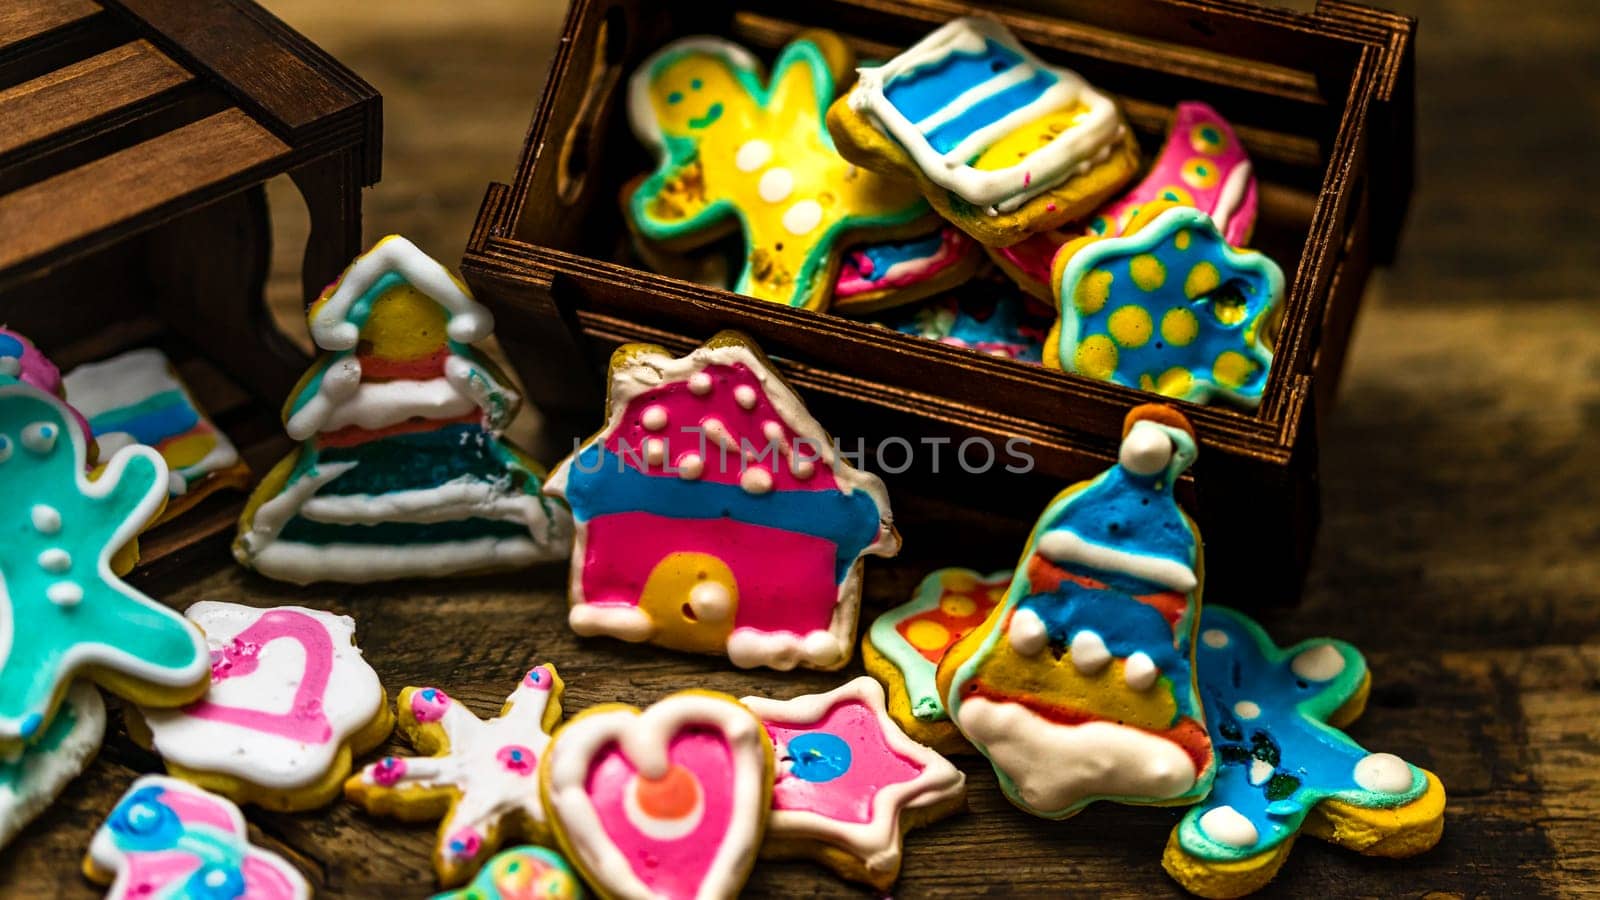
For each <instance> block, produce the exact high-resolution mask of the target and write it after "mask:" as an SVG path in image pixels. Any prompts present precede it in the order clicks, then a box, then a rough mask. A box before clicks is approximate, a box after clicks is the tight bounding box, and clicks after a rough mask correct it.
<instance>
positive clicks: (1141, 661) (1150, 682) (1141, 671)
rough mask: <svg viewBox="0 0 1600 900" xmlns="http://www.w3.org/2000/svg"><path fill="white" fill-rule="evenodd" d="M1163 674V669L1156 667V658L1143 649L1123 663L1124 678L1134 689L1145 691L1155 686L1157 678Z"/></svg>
mask: <svg viewBox="0 0 1600 900" xmlns="http://www.w3.org/2000/svg"><path fill="white" fill-rule="evenodd" d="M1160 676H1161V670H1160V669H1158V668H1156V663H1155V660H1153V659H1151V658H1150V654H1148V653H1146V652H1144V651H1143V650H1140V651H1138V652H1137V653H1134V654H1133V655H1132V656H1129V657H1128V659H1127V661H1126V662H1125V663H1123V667H1122V680H1123V682H1124V683H1126V684H1127V685H1128V687H1130V688H1132V689H1133V690H1136V691H1139V692H1141V693H1142V692H1144V691H1148V690H1150V689H1151V688H1152V687H1154V686H1155V683H1156V679H1157V678H1159V677H1160Z"/></svg>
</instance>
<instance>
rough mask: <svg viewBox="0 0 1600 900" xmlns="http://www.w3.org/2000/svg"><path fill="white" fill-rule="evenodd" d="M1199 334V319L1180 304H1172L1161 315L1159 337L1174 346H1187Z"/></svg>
mask: <svg viewBox="0 0 1600 900" xmlns="http://www.w3.org/2000/svg"><path fill="white" fill-rule="evenodd" d="M1199 334H1200V320H1199V319H1196V318H1195V317H1194V313H1192V312H1190V311H1189V310H1187V309H1184V308H1183V307H1181V306H1174V307H1173V308H1172V309H1169V310H1167V311H1166V313H1165V314H1164V315H1162V317H1161V339H1162V340H1163V341H1166V342H1167V343H1168V344H1171V345H1172V346H1174V347H1187V346H1188V345H1189V344H1190V343H1191V342H1193V341H1194V339H1195V337H1196V336H1197V335H1199Z"/></svg>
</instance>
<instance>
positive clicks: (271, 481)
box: [233, 235, 571, 584]
mask: <svg viewBox="0 0 1600 900" xmlns="http://www.w3.org/2000/svg"><path fill="white" fill-rule="evenodd" d="M308 318H309V320H310V324H311V337H312V339H313V340H315V341H316V343H317V346H319V347H321V348H322V349H323V350H324V351H325V352H324V353H323V355H322V357H321V359H319V360H318V361H317V364H316V365H315V366H314V367H313V368H312V369H311V371H310V372H308V373H306V376H305V377H304V378H303V379H301V381H300V384H299V385H298V386H297V387H296V388H295V390H294V393H293V395H292V396H291V397H290V398H289V401H288V403H287V404H285V406H284V425H285V427H286V429H287V430H288V432H289V436H290V437H292V438H294V439H295V440H297V441H299V442H300V446H299V448H298V449H296V450H295V451H294V452H293V453H291V454H290V455H289V456H288V457H287V458H285V459H284V460H283V461H281V462H279V463H278V465H277V466H275V467H274V468H273V469H272V471H271V472H269V473H268V474H267V477H266V478H265V479H263V480H262V482H261V484H260V485H258V486H257V487H256V490H255V493H254V494H252V495H251V497H250V502H249V503H248V504H247V505H246V506H245V510H244V514H243V515H242V516H241V517H240V519H239V535H238V538H237V539H236V540H235V541H234V548H233V549H234V556H236V557H237V558H238V560H239V561H240V562H241V563H243V564H244V565H246V566H249V567H251V568H253V569H256V570H257V571H259V572H261V573H262V574H264V575H267V576H270V577H272V578H278V579H281V580H284V581H293V582H298V583H302V584H304V583H309V582H313V581H324V580H326V581H376V580H381V579H389V578H405V577H410V576H420V575H444V574H454V573H461V572H480V571H488V570H494V569H508V568H516V567H519V566H526V565H529V564H531V563H535V562H539V561H543V560H554V559H562V558H565V557H566V555H567V552H568V548H569V547H570V539H571V521H570V518H569V517H568V516H567V513H566V511H565V510H564V509H562V508H561V507H560V505H559V504H556V503H552V502H551V501H549V500H547V499H545V498H544V497H543V496H542V495H541V493H540V488H541V486H542V483H543V474H544V473H543V470H542V469H540V467H539V466H538V465H537V464H536V463H534V462H533V461H532V460H530V459H528V457H527V456H525V455H524V454H523V453H522V452H521V451H520V450H518V449H517V448H515V447H513V446H512V445H511V444H509V443H507V442H506V441H505V440H504V439H503V438H502V437H501V431H502V430H503V429H504V428H505V426H506V425H507V424H508V423H510V421H511V417H512V416H513V415H514V414H515V413H516V410H517V406H518V404H519V402H520V398H519V397H518V396H517V395H516V394H515V393H513V392H512V391H511V390H510V389H509V388H507V387H506V379H505V377H504V376H503V375H501V374H500V373H499V372H498V371H497V370H496V368H495V367H494V366H493V365H492V364H491V363H490V362H489V361H488V360H487V359H485V358H484V357H483V355H482V354H480V353H479V352H478V351H477V350H475V349H474V348H473V347H472V346H471V345H472V344H473V343H475V342H479V341H484V340H487V339H488V338H489V336H490V334H491V332H492V331H493V328H494V322H493V319H492V318H491V317H490V315H489V311H488V310H486V309H484V308H483V307H482V306H480V305H478V303H477V302H475V301H474V300H473V299H472V298H471V297H470V296H469V295H468V294H467V290H466V288H465V286H463V285H462V284H461V283H460V282H459V281H457V280H456V279H455V278H454V277H453V276H452V275H451V274H450V273H449V272H448V271H446V270H445V268H444V267H443V266H441V265H439V264H438V263H437V262H435V261H434V260H432V259H430V258H429V257H428V256H427V255H425V254H424V253H423V252H422V251H420V250H418V249H417V248H416V246H415V245H413V244H412V243H411V242H410V241H408V240H406V239H405V238H403V237H399V236H397V235H391V236H389V237H386V238H384V239H383V240H381V241H379V242H378V244H377V245H376V246H374V247H373V248H372V249H371V250H369V251H368V252H367V253H366V254H365V255H363V256H362V257H360V258H359V259H357V260H356V261H355V262H354V263H353V264H352V265H351V266H350V268H349V269H347V270H345V273H344V274H343V275H342V276H340V278H339V280H338V281H336V282H334V284H333V285H332V286H330V287H329V288H328V290H327V291H325V292H324V293H323V295H322V297H321V298H320V299H319V300H317V302H316V303H314V304H312V306H311V311H310V313H309V316H308Z"/></svg>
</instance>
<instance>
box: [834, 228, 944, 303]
mask: <svg viewBox="0 0 1600 900" xmlns="http://www.w3.org/2000/svg"><path fill="white" fill-rule="evenodd" d="M939 237H940V243H939V249H938V250H936V251H934V253H933V255H932V256H924V257H922V258H921V259H918V260H906V261H905V262H902V263H899V264H897V265H895V266H893V267H892V268H893V269H897V270H898V272H895V273H894V274H893V275H892V277H886V276H889V275H890V273H889V272H875V271H873V265H872V260H871V259H870V258H869V257H868V256H867V255H866V254H865V253H862V252H860V251H859V250H853V251H850V252H848V253H846V254H845V255H844V261H843V262H842V263H841V265H840V267H839V280H838V281H837V283H835V285H834V288H833V295H834V296H835V297H838V298H840V299H845V300H848V299H849V298H851V297H855V296H857V295H860V294H866V293H870V292H872V291H881V290H890V289H895V288H904V287H910V286H911V285H914V284H921V283H922V282H924V281H927V280H929V279H931V278H933V277H934V276H935V275H938V274H939V273H940V272H943V271H944V270H946V269H948V268H950V267H951V266H953V265H955V264H956V263H958V262H960V261H961V259H962V258H963V257H965V256H966V255H967V253H969V252H971V250H972V247H973V241H972V238H969V237H967V236H966V234H965V233H963V232H962V231H961V229H959V228H956V227H955V226H953V225H946V226H945V227H944V228H941V229H940V230H939Z"/></svg>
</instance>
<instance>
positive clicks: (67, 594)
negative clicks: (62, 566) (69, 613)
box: [44, 581, 83, 606]
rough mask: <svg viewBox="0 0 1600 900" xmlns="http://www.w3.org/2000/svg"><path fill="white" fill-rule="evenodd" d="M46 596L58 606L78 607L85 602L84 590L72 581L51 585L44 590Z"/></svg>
mask: <svg viewBox="0 0 1600 900" xmlns="http://www.w3.org/2000/svg"><path fill="white" fill-rule="evenodd" d="M44 595H45V596H46V597H47V598H49V600H50V602H51V603H54V604H55V605H57V606H77V605H78V604H79V603H82V602H83V588H82V587H80V586H79V585H78V584H76V583H75V582H71V581H58V582H56V583H55V584H52V585H50V586H49V587H47V588H45V589H44Z"/></svg>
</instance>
